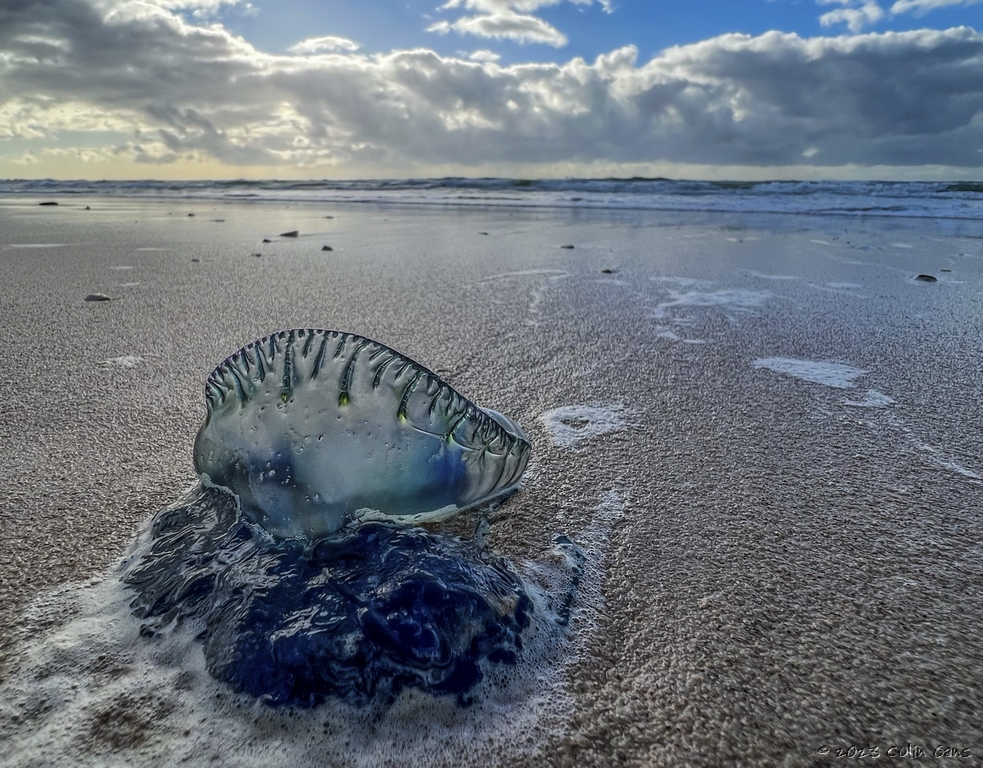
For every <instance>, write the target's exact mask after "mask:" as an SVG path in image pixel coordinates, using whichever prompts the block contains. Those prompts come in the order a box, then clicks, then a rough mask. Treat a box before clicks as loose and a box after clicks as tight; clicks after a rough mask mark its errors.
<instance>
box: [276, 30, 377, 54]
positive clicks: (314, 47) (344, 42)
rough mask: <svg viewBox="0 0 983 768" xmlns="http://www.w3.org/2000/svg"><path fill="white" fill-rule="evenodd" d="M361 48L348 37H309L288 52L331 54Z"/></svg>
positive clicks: (291, 47)
mask: <svg viewBox="0 0 983 768" xmlns="http://www.w3.org/2000/svg"><path fill="white" fill-rule="evenodd" d="M359 48H361V46H360V45H359V44H358V43H356V42H354V41H352V40H349V39H348V38H346V37H334V36H332V35H328V36H326V37H309V38H307V39H306V40H301V41H300V42H299V43H297V44H296V45H292V46H290V47H289V48H288V49H287V50H288V51H289V52H290V53H297V54H306V53H330V52H331V51H357V50H358V49H359Z"/></svg>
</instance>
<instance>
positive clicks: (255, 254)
mask: <svg viewBox="0 0 983 768" xmlns="http://www.w3.org/2000/svg"><path fill="white" fill-rule="evenodd" d="M252 255H253V256H255V257H256V258H257V259H258V258H259V257H260V256H262V255H263V254H261V253H254V254H252Z"/></svg>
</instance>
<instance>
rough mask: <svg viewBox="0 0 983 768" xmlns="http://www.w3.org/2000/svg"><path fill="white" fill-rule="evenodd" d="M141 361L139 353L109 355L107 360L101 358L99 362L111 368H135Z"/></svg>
mask: <svg viewBox="0 0 983 768" xmlns="http://www.w3.org/2000/svg"><path fill="white" fill-rule="evenodd" d="M142 362H143V358H142V357H140V356H139V355H123V356H122V357H111V358H110V359H109V360H103V361H101V364H102V365H108V366H112V367H113V368H136V367H137V366H138V365H140V363H142Z"/></svg>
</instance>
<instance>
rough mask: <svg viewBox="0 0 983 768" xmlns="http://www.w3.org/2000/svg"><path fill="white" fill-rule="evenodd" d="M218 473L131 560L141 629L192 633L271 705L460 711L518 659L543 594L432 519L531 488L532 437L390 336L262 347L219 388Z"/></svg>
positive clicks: (214, 378)
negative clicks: (417, 695) (429, 696)
mask: <svg viewBox="0 0 983 768" xmlns="http://www.w3.org/2000/svg"><path fill="white" fill-rule="evenodd" d="M205 396H206V401H207V415H206V417H205V422H204V424H203V425H202V427H201V429H200V430H199V432H198V436H197V439H196V440H195V446H194V463H195V467H196V469H197V470H198V473H199V475H200V477H201V485H200V486H199V487H198V488H197V489H195V491H193V492H192V493H191V495H190V496H189V497H188V498H186V499H185V500H184V501H183V502H182V503H180V504H178V505H176V506H174V507H172V508H169V509H166V510H164V511H163V512H161V513H159V514H158V515H157V516H156V518H155V519H154V520H153V522H152V524H151V526H150V528H149V529H148V531H147V532H146V533H145V534H144V547H143V549H142V552H143V554H141V555H140V556H134V557H133V558H131V560H130V561H128V562H127V563H126V564H125V566H124V567H125V573H124V580H125V582H126V583H127V584H128V585H129V587H130V588H131V589H132V590H133V592H134V593H135V597H134V598H133V601H132V608H133V611H134V613H135V614H136V615H137V616H138V617H139V618H140V619H141V620H142V622H143V623H142V633H143V634H144V635H145V636H147V637H150V638H153V637H154V636H156V635H157V634H159V633H162V632H174V631H181V627H182V626H191V627H193V628H194V631H195V633H196V636H197V637H198V638H199V639H200V640H201V641H202V642H203V646H204V651H205V657H206V662H207V667H208V670H209V672H210V673H211V674H212V675H213V676H215V677H216V678H218V679H220V680H223V681H225V682H227V683H228V684H230V685H231V686H232V687H233V688H234V689H235V690H237V691H239V692H242V693H248V694H251V695H254V696H256V697H258V698H260V700H262V701H264V702H266V703H268V704H271V705H274V706H276V705H294V706H316V705H317V704H319V703H320V702H322V701H323V700H324V699H325V698H326V697H328V696H336V697H339V698H342V699H344V700H346V701H349V702H351V703H354V704H367V703H369V702H382V703H388V702H391V701H392V700H394V699H395V697H396V696H398V695H399V693H400V692H401V691H402V690H403V689H404V688H418V689H421V690H424V691H428V692H431V693H433V694H454V695H456V696H457V697H458V700H459V701H460V702H461V703H466V702H467V701H468V700H469V699H468V696H469V691H470V690H471V689H472V688H473V686H474V685H475V684H476V683H477V682H478V681H479V680H480V679H481V678H482V675H483V673H482V667H483V666H486V665H488V664H509V663H515V661H516V658H517V655H518V653H519V652H520V651H521V649H522V640H521V635H522V631H523V629H524V628H525V627H527V626H528V624H529V621H530V613H531V611H532V606H533V604H532V601H531V600H530V597H529V594H528V590H527V587H526V585H525V584H524V582H523V580H522V578H521V576H520V575H519V574H518V573H517V571H516V570H515V569H514V568H513V567H512V565H511V564H510V563H509V562H508V561H507V560H505V559H504V558H502V557H500V556H498V555H495V554H494V553H491V552H488V551H486V550H484V549H483V548H481V547H479V546H478V545H477V544H476V543H474V542H471V541H466V540H463V539H460V538H457V537H455V536H451V535H448V534H439V533H435V532H432V531H429V530H426V529H424V528H422V527H419V526H417V525H415V524H416V523H420V522H428V521H439V520H442V519H444V518H447V517H449V516H451V515H453V514H455V513H457V512H460V511H461V510H464V509H467V508H470V507H475V506H479V505H482V504H485V503H487V502H490V501H493V500H496V499H499V498H501V497H504V496H506V495H507V494H509V493H510V492H512V491H514V490H515V489H516V488H517V486H518V483H519V480H520V478H521V476H522V473H523V471H524V470H525V467H526V463H527V462H528V459H529V453H530V444H529V441H528V440H527V439H526V436H525V434H524V433H523V432H522V430H521V429H520V428H519V427H518V425H517V424H515V422H513V421H512V420H510V419H508V418H506V417H505V416H502V415H501V414H498V413H496V412H494V411H490V410H486V409H482V408H479V407H478V406H477V405H475V404H474V403H472V402H470V401H469V400H467V399H466V398H465V397H463V396H462V395H460V394H458V393H457V392H456V391H454V389H452V388H451V387H450V386H449V385H448V384H446V383H445V382H444V381H442V380H441V379H440V378H439V377H438V376H437V375H436V374H434V373H433V372H431V371H429V370H427V369H426V368H424V367H423V366H421V365H419V364H417V363H415V362H413V361H412V360H410V359H409V358H407V357H405V356H403V355H400V354H399V353H398V352H395V351H393V350H392V349H390V348H389V347H387V346H385V345H383V344H380V343H378V342H374V341H371V340H369V339H366V338H364V337H361V336H357V335H354V334H349V333H341V332H338V331H323V330H292V331H282V332H279V333H275V334H272V335H270V336H267V337H265V338H263V339H260V340H258V341H255V342H253V343H252V344H249V345H247V346H245V347H243V348H242V349H241V350H239V351H238V352H236V353H235V354H234V355H232V356H231V357H229V358H228V359H226V360H225V361H224V362H223V363H221V364H220V365H219V366H218V367H217V368H215V370H214V371H213V372H212V373H211V375H209V377H208V379H207V382H206V384H205Z"/></svg>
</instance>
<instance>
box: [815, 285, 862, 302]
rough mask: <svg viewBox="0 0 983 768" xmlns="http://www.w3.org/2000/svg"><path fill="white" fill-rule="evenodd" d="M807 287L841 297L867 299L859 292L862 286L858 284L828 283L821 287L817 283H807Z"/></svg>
mask: <svg viewBox="0 0 983 768" xmlns="http://www.w3.org/2000/svg"><path fill="white" fill-rule="evenodd" d="M809 287H810V288H815V289H816V290H817V291H825V292H826V293H836V294H839V295H841V296H853V297H855V298H858V299H866V298H869V297H868V296H867V295H866V294H863V293H861V292H860V291H861V290H862V289H863V286H862V285H860V284H859V283H847V282H830V283H825V284H823V285H820V284H819V283H809Z"/></svg>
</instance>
